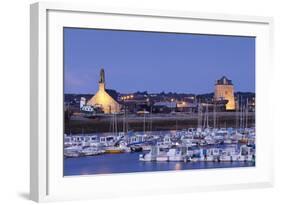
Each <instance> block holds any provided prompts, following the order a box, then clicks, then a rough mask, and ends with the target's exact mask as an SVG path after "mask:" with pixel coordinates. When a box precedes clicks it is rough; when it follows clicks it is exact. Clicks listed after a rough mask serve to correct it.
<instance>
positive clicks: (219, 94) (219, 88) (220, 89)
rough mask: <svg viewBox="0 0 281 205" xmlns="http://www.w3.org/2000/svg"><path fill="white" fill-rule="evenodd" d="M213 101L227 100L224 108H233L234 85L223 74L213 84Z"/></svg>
mask: <svg viewBox="0 0 281 205" xmlns="http://www.w3.org/2000/svg"><path fill="white" fill-rule="evenodd" d="M214 100H215V101H220V100H228V102H227V104H226V110H235V99H234V86H233V84H232V82H231V80H229V79H227V78H226V77H225V76H223V77H222V78H221V79H219V80H217V82H216V84H215V95H214Z"/></svg>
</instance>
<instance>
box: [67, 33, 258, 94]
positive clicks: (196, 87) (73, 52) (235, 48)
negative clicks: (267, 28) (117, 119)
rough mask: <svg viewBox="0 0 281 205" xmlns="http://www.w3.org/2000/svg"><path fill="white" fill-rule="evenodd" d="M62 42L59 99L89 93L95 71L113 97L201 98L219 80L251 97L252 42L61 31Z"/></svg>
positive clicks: (95, 83) (95, 79)
mask: <svg viewBox="0 0 281 205" xmlns="http://www.w3.org/2000/svg"><path fill="white" fill-rule="evenodd" d="M64 38H65V40H64V79H65V82H64V87H65V89H64V93H73V94H82V93H95V92H96V91H97V89H98V78H99V70H100V68H104V69H105V72H106V74H105V79H106V89H113V90H116V91H117V92H119V93H134V92H138V91H139V92H144V91H147V92H148V93H161V92H165V93H169V92H172V93H184V94H206V93H212V92H213V89H214V86H215V82H216V80H218V79H220V78H221V77H222V76H226V77H227V78H228V79H230V80H232V82H233V84H234V88H235V92H253V93H254V92H255V39H254V38H252V37H233V36H212V35H197V34H196V35H194V34H170V33H157V32H156V33H155V32H153V33H152V32H139V31H137V32H132V31H111V30H95V29H70V28H65V30H64ZM132 43H134V44H132ZM118 51H119V52H118ZM132 51H135V52H134V53H132V54H130V52H132ZM153 54H154V55H153ZM106 58H107V60H106ZM134 64H135V65H136V66H134V67H133V65H134ZM173 65H174V66H173ZM226 68H228V69H226Z"/></svg>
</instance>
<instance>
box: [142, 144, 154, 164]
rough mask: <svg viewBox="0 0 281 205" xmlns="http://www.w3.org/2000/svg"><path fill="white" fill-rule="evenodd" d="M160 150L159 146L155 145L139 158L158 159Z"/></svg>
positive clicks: (145, 160)
mask: <svg viewBox="0 0 281 205" xmlns="http://www.w3.org/2000/svg"><path fill="white" fill-rule="evenodd" d="M158 151H159V150H158V147H156V146H153V147H151V148H150V151H149V152H148V153H144V154H140V155H139V160H140V161H144V162H151V161H156V158H157V154H158Z"/></svg>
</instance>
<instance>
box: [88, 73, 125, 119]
mask: <svg viewBox="0 0 281 205" xmlns="http://www.w3.org/2000/svg"><path fill="white" fill-rule="evenodd" d="M117 97H118V96H117V92H116V91H114V90H108V89H106V84H105V72H104V69H101V70H100V79H99V89H98V91H97V93H96V94H95V95H94V96H93V97H92V98H91V99H90V100H89V101H88V102H87V105H90V106H94V107H100V108H102V110H103V112H104V113H106V114H111V113H119V112H120V109H121V106H120V104H119V103H118V101H117Z"/></svg>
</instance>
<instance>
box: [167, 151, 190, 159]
mask: <svg viewBox="0 0 281 205" xmlns="http://www.w3.org/2000/svg"><path fill="white" fill-rule="evenodd" d="M167 156H168V160H169V161H171V162H181V161H184V158H185V157H186V156H187V155H186V151H185V152H184V150H183V149H180V148H178V149H177V148H172V149H169V151H168V152H167Z"/></svg>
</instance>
